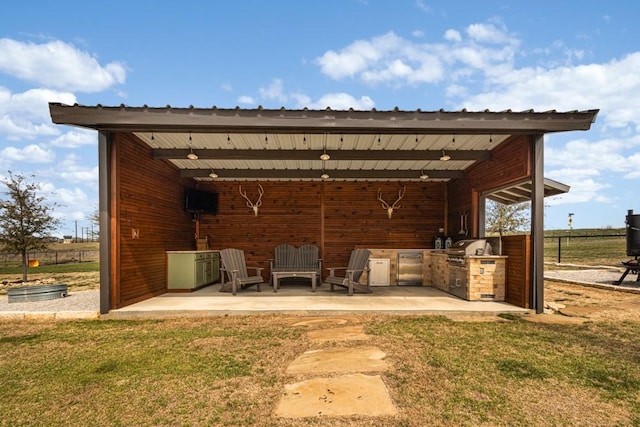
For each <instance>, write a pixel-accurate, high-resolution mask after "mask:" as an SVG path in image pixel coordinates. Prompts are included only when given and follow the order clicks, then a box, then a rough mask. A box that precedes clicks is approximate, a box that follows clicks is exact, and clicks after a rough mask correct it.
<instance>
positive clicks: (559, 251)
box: [558, 236, 562, 264]
mask: <svg viewBox="0 0 640 427" xmlns="http://www.w3.org/2000/svg"><path fill="white" fill-rule="evenodd" d="M561 246H562V237H560V236H558V264H560V260H561V258H562V249H560V247H561Z"/></svg>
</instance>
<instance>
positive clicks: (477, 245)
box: [447, 239, 487, 267]
mask: <svg viewBox="0 0 640 427" xmlns="http://www.w3.org/2000/svg"><path fill="white" fill-rule="evenodd" d="M486 247H487V241H486V239H470V240H459V241H457V242H455V243H454V244H453V245H451V247H450V248H449V249H448V250H447V262H448V263H449V265H453V266H458V267H464V266H465V265H466V259H465V257H467V256H469V255H484V253H485V249H486Z"/></svg>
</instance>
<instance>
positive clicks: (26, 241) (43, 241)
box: [0, 171, 60, 281]
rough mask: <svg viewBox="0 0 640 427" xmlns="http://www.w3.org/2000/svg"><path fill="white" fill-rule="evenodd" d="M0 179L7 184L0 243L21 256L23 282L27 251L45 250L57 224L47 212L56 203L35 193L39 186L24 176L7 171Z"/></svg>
mask: <svg viewBox="0 0 640 427" xmlns="http://www.w3.org/2000/svg"><path fill="white" fill-rule="evenodd" d="M31 178H34V176H33V175H32V176H31ZM1 181H2V183H3V184H4V185H6V187H7V190H6V191H5V192H4V194H5V195H6V196H7V198H6V199H2V200H0V245H2V246H3V247H4V250H6V251H11V252H18V253H20V254H21V255H22V280H23V281H26V280H27V252H28V251H32V250H42V249H46V248H47V246H48V245H49V243H50V242H51V232H52V231H54V230H56V229H57V228H58V226H59V225H60V221H59V220H58V219H57V218H54V217H53V216H52V215H51V212H52V210H53V209H54V208H55V207H56V206H57V205H56V204H55V203H53V204H48V203H47V201H46V199H45V198H44V197H43V196H39V195H38V194H37V192H38V190H40V185H39V184H36V183H32V182H27V181H26V178H25V176H24V175H19V174H16V175H14V174H13V173H11V171H9V177H8V178H5V179H3V180H1Z"/></svg>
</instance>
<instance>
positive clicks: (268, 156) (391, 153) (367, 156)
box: [152, 148, 491, 161]
mask: <svg viewBox="0 0 640 427" xmlns="http://www.w3.org/2000/svg"><path fill="white" fill-rule="evenodd" d="M191 151H192V150H191V149H181V148H175V149H155V150H153V151H152V157H153V158H154V159H173V160H181V159H185V158H186V157H187V154H189V153H190V152H191ZM193 152H194V153H195V154H197V155H198V158H200V159H216V160H318V159H320V155H321V154H323V153H324V151H322V150H233V149H210V148H206V149H202V148H198V149H193ZM326 152H327V154H329V155H330V156H331V160H439V159H440V156H441V155H442V151H441V150H344V151H341V150H327V151H326ZM447 154H448V155H449V156H451V159H452V160H471V161H476V160H490V159H491V152H490V151H486V150H447Z"/></svg>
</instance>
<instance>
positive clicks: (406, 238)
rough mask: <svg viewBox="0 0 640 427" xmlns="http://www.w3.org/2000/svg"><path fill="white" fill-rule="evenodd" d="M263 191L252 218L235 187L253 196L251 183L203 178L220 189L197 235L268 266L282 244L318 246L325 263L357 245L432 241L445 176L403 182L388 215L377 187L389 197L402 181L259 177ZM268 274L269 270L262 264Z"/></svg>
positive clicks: (207, 186)
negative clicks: (397, 205)
mask: <svg viewBox="0 0 640 427" xmlns="http://www.w3.org/2000/svg"><path fill="white" fill-rule="evenodd" d="M260 184H261V185H262V186H263V188H264V190H265V194H264V196H263V198H262V206H261V207H260V210H259V214H258V216H257V217H256V216H255V215H254V214H253V211H252V210H251V209H250V208H248V207H247V206H246V201H245V200H244V199H243V198H242V197H241V196H240V194H239V186H240V185H242V189H243V191H247V196H248V197H249V198H251V199H252V201H255V198H256V197H257V194H258V192H257V188H258V183H256V182H211V183H201V184H200V185H199V186H198V188H199V189H202V190H208V191H216V192H218V195H219V196H218V205H219V211H218V215H215V216H214V215H202V216H201V220H200V235H201V236H208V237H209V241H210V245H211V247H212V248H214V249H222V248H225V247H234V248H238V249H242V250H244V251H245V252H246V254H245V255H246V257H247V263H248V264H252V265H256V266H259V267H265V268H267V267H268V264H269V259H270V258H273V249H274V247H275V246H276V245H278V244H280V243H289V244H292V245H295V246H299V245H302V244H305V243H310V244H313V245H317V246H319V247H320V254H321V257H322V258H323V260H324V265H325V266H342V265H346V262H347V260H348V258H349V254H350V252H351V250H352V249H353V248H355V247H356V246H359V247H363V246H368V247H375V248H430V247H433V238H434V237H435V234H436V232H437V231H438V228H439V227H442V224H443V220H444V218H443V213H442V212H443V211H442V207H443V205H444V191H445V184H443V183H420V182H408V183H406V184H404V185H406V188H407V190H406V193H405V196H404V198H403V200H402V201H401V202H400V205H401V207H400V208H398V209H396V210H395V211H394V213H393V215H392V218H388V217H387V211H386V209H383V208H382V206H381V204H380V202H379V201H378V200H376V198H377V192H378V188H380V189H381V190H382V193H383V196H384V198H385V200H387V201H390V203H392V202H393V201H394V200H395V199H396V198H397V197H398V191H399V189H400V188H401V185H399V184H397V183H375V182H373V183H363V182H261V183H260ZM264 273H265V278H267V277H268V276H267V274H268V271H265V272H264Z"/></svg>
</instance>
